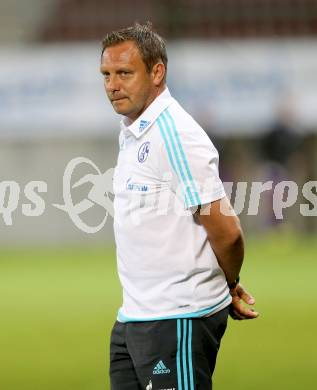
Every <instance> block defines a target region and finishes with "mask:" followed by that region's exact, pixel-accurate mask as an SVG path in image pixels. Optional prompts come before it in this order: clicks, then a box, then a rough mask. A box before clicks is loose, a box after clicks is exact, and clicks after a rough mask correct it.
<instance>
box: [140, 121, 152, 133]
mask: <svg viewBox="0 0 317 390" xmlns="http://www.w3.org/2000/svg"><path fill="white" fill-rule="evenodd" d="M150 123H151V122H150V121H145V120H143V119H142V120H141V121H140V127H139V130H140V132H141V131H143V130H144V129H145V128H146V127H148V125H149V124H150Z"/></svg>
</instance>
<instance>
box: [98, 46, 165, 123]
mask: <svg viewBox="0 0 317 390" xmlns="http://www.w3.org/2000/svg"><path fill="white" fill-rule="evenodd" d="M100 70H101V73H102V74H103V75H104V86H105V90H106V93H107V95H108V98H109V100H110V101H111V104H112V106H113V108H114V109H115V111H116V112H117V113H118V114H122V115H124V116H127V117H128V118H129V119H131V120H132V121H134V120H135V119H137V118H138V117H139V116H140V115H141V114H142V112H143V111H144V110H145V109H146V108H147V107H148V106H149V104H150V103H151V102H152V101H153V100H154V98H155V96H156V94H157V86H156V85H155V81H154V77H153V74H152V73H148V71H147V69H146V66H145V64H144V62H143V60H142V57H141V54H140V52H139V49H138V48H137V46H136V44H135V43H134V42H133V41H127V42H122V43H120V44H118V45H115V46H111V47H108V48H106V49H105V51H104V53H103V55H102V58H101V67H100Z"/></svg>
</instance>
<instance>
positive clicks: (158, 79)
mask: <svg viewBox="0 0 317 390" xmlns="http://www.w3.org/2000/svg"><path fill="white" fill-rule="evenodd" d="M165 71H166V70H165V65H164V64H163V63H162V62H158V63H157V64H155V65H154V66H153V68H152V79H153V83H154V84H155V86H156V87H158V86H159V85H160V84H161V83H162V81H163V79H164V76H165Z"/></svg>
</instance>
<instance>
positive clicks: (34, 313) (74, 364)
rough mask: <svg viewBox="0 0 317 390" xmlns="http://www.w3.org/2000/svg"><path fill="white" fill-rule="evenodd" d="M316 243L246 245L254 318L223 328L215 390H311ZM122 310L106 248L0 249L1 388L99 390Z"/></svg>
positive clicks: (104, 385) (316, 362)
mask: <svg viewBox="0 0 317 390" xmlns="http://www.w3.org/2000/svg"><path fill="white" fill-rule="evenodd" d="M316 253H317V241H316V239H315V238H305V237H296V236H295V235H290V236H285V235H282V236H281V235H267V236H265V237H264V238H262V239H250V240H249V241H248V245H247V255H246V261H245V267H244V271H243V273H242V280H243V282H244V283H245V285H246V286H247V287H248V289H249V290H250V291H252V292H253V293H254V295H255V296H256V298H257V305H256V308H257V310H259V311H260V313H261V317H260V318H258V319H257V320H255V321H249V322H236V321H232V320H230V321H229V325H228V330H227V333H226V335H225V337H224V339H223V343H222V348H221V351H220V354H219V358H218V363H217V368H216V374H215V377H214V384H215V388H216V389H218V390H231V389H233V388H234V389H235V390H267V389H268V388H269V389H273V390H275V389H276V390H298V389H303V390H310V389H313V388H315V386H316V381H317V352H316V349H317V348H316V347H317V342H316V332H317V310H316V298H317V294H316V291H317V287H316V286H317V282H316V277H317V262H316ZM120 301H121V292H120V286H119V283H118V278H117V274H116V270H115V252H114V249H113V248H96V247H95V248H60V249H47V248H46V249H44V248H42V249H39V248H37V249H26V248H23V249H22V248H19V249H1V250H0V313H1V316H0V351H1V352H0V389H1V390H44V389H45V390H107V389H109V381H108V374H107V372H108V365H109V359H108V348H109V334H110V330H111V327H112V324H113V322H114V320H115V317H116V311H117V308H118V306H119V305H120Z"/></svg>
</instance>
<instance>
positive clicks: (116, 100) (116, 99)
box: [111, 97, 127, 103]
mask: <svg viewBox="0 0 317 390" xmlns="http://www.w3.org/2000/svg"><path fill="white" fill-rule="evenodd" d="M123 99H127V98H126V97H121V98H115V99H111V101H112V103H113V102H118V101H120V100H123Z"/></svg>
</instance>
